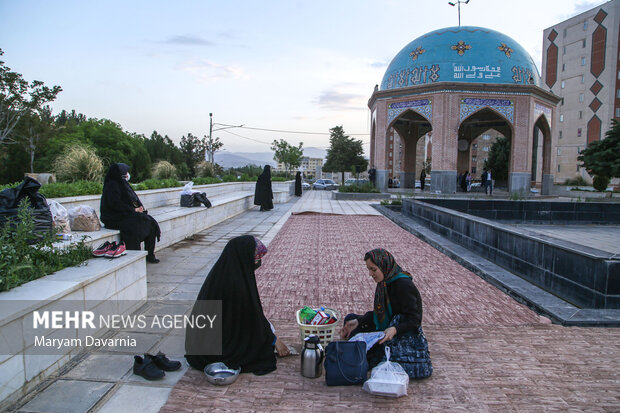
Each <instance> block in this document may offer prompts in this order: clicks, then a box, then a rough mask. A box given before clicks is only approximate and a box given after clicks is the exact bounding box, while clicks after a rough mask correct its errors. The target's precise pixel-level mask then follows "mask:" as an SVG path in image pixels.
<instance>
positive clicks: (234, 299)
mask: <svg viewBox="0 0 620 413" xmlns="http://www.w3.org/2000/svg"><path fill="white" fill-rule="evenodd" d="M266 253H267V247H266V246H265V245H264V244H263V243H262V242H261V241H260V240H259V239H258V238H255V237H253V236H251V235H243V236H240V237H235V238H233V239H231V240H230V241H228V243H227V244H226V247H224V251H222V254H221V255H220V257H219V259H218V260H217V261H216V263H215V264H214V265H213V268H212V269H211V271H210V272H209V275H208V276H207V279H206V280H205V282H204V283H203V285H202V287H201V288H200V292H199V293H198V298H197V299H196V303H195V304H194V308H193V309H192V316H193V317H194V318H196V319H197V318H198V317H199V316H201V315H202V316H203V317H204V316H205V315H208V314H210V311H209V310H210V307H209V302H213V300H221V303H222V313H221V327H222V329H221V336H217V337H216V336H215V335H214V334H213V333H212V332H211V330H210V329H204V328H198V327H188V328H187V329H186V332H185V353H186V355H185V358H186V359H187V361H188V363H189V364H190V365H191V366H192V367H194V368H196V369H199V370H203V369H204V368H205V366H206V365H207V364H210V363H215V362H222V363H224V364H226V366H228V367H230V368H233V369H237V368H241V372H242V373H248V372H251V373H254V374H256V375H262V374H267V373H269V372H272V371H273V370H275V369H276V358H275V354H274V351H275V352H277V354H278V355H279V356H281V357H282V356H287V355H289V351H290V350H289V349H288V347H287V346H286V345H285V344H284V343H282V342H281V341H280V339H278V338H277V337H276V336H275V334H274V328H273V326H272V325H271V323H270V322H269V321H268V320H267V318H266V317H265V314H264V313H263V306H262V303H261V301H260V297H259V294H258V288H257V286H256V277H255V274H254V272H255V270H256V269H257V268H258V267H259V266H260V265H261V259H262V257H263V256H264V255H265V254H266ZM219 340H221V343H218V344H221V345H220V346H215V347H214V346H213V345H212V344H213V342H215V341H219ZM210 344H211V345H210ZM213 348H220V349H221V351H219V352H218V351H215V352H213V351H208V350H210V349H213ZM214 353H219V354H214Z"/></svg>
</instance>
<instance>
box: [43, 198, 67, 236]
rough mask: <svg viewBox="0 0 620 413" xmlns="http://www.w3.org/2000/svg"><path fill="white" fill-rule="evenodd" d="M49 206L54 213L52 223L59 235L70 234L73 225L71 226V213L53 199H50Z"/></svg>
mask: <svg viewBox="0 0 620 413" xmlns="http://www.w3.org/2000/svg"><path fill="white" fill-rule="evenodd" d="M47 204H48V205H49V207H50V212H51V213H52V221H53V223H54V228H56V233H57V234H70V233H71V225H70V224H69V213H68V212H67V209H66V208H65V207H64V206H62V205H60V204H59V203H58V202H57V201H54V200H53V199H48V200H47Z"/></svg>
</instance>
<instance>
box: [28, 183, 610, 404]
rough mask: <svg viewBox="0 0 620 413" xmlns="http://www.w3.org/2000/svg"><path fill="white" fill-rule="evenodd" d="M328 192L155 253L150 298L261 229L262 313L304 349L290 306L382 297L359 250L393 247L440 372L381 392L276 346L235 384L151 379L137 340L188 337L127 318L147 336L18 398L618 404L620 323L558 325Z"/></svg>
mask: <svg viewBox="0 0 620 413" xmlns="http://www.w3.org/2000/svg"><path fill="white" fill-rule="evenodd" d="M330 195H331V194H330V193H329V192H323V191H308V192H306V193H305V194H304V197H303V198H302V199H301V200H300V201H299V202H297V203H295V202H296V201H297V199H293V200H292V201H291V202H290V203H288V204H277V205H276V206H275V209H274V210H272V211H270V212H259V211H258V209H256V208H255V209H252V210H250V211H248V212H246V213H243V214H241V215H238V216H237V217H235V218H233V219H230V220H228V221H225V222H223V223H221V224H219V225H217V226H215V227H212V228H210V229H208V230H205V231H203V232H201V233H199V234H197V235H196V236H195V237H194V239H193V240H186V241H183V242H180V243H177V244H175V245H173V246H170V247H168V248H166V249H164V250H162V251H161V252H159V253H158V258H160V259H161V263H160V264H158V265H149V266H148V267H147V268H148V275H147V277H148V295H149V302H150V304H147V306H145V308H143V309H142V312H143V313H144V314H147V315H149V316H150V315H154V314H165V313H169V312H171V311H178V312H183V311H185V310H186V309H187V308H189V306H190V305H191V303H193V300H194V299H195V298H196V295H197V292H198V290H199V289H200V287H201V285H202V283H203V281H204V278H205V277H206V275H207V274H208V272H209V270H210V268H211V266H212V265H213V263H214V262H215V260H216V259H217V258H218V257H219V254H220V252H221V250H222V248H223V247H224V245H225V244H226V242H228V240H229V239H231V238H233V237H235V236H238V235H243V234H252V235H255V236H257V237H259V238H261V239H262V240H263V241H264V242H265V243H268V246H269V252H268V254H267V255H266V256H265V257H264V258H263V265H262V267H261V268H260V269H259V270H258V271H257V283H258V287H259V291H260V294H261V300H262V303H263V308H264V309H265V313H266V316H267V317H268V318H269V319H270V320H271V321H272V322H273V324H274V325H275V327H276V329H277V334H278V336H279V337H281V338H282V339H283V340H284V341H285V342H287V343H289V344H292V345H294V346H295V347H296V348H297V349H298V350H299V349H300V347H301V340H300V337H299V329H298V327H297V325H296V323H295V320H294V312H295V310H296V309H298V308H300V307H301V306H303V305H306V304H308V305H327V306H329V307H331V308H335V309H337V310H338V311H339V312H340V313H341V315H342V314H346V313H347V312H363V311H368V310H370V309H371V308H372V297H373V292H374V282H373V281H372V280H371V279H370V277H368V275H367V270H366V269H365V265H364V263H363V259H362V258H363V254H364V253H365V252H366V251H368V250H370V249H372V248H376V247H384V248H386V249H388V250H389V251H390V252H392V253H393V254H394V255H395V257H396V259H397V262H398V263H399V264H400V265H401V266H402V267H403V268H404V269H405V270H408V271H410V272H411V273H412V274H413V276H414V281H415V283H416V285H417V286H418V288H419V290H420V292H421V295H422V298H423V301H424V320H423V326H424V331H425V333H426V336H427V338H428V340H429V347H430V350H431V357H432V360H433V364H434V369H435V370H434V373H433V376H432V377H431V378H429V379H427V380H423V381H412V382H411V383H410V386H409V396H408V397H405V398H401V399H397V400H393V399H385V398H380V397H373V396H370V395H368V394H366V393H365V392H363V391H362V389H361V388H360V387H359V386H353V387H334V388H328V387H326V386H325V381H324V379H323V378H319V379H315V380H311V379H306V378H303V377H302V376H301V375H300V374H299V357H298V356H297V357H295V356H293V357H287V358H284V359H279V360H278V370H277V371H276V372H274V373H271V374H268V375H266V376H260V377H259V376H253V375H248V374H244V375H241V377H240V378H239V380H237V382H235V383H234V384H233V385H231V386H224V387H218V386H212V385H210V384H209V383H208V382H207V381H206V379H205V378H204V376H203V373H202V372H199V371H194V370H191V369H190V370H188V369H187V366H186V364H185V363H183V364H184V367H183V368H182V369H181V370H180V371H177V372H172V373H166V378H165V379H164V380H162V381H159V382H148V381H146V380H144V379H142V378H141V377H138V376H135V375H133V374H132V371H131V367H132V364H133V358H132V356H131V355H130V354H140V353H141V352H147V351H149V352H157V351H158V350H162V351H163V352H165V353H166V354H167V355H168V356H169V357H170V358H172V359H177V360H183V358H182V355H183V353H184V348H183V339H184V337H183V336H182V335H178V334H174V332H173V331H149V332H144V331H141V332H136V331H131V330H123V331H119V332H116V334H119V335H123V336H127V335H132V336H135V335H139V336H141V337H142V340H141V342H143V343H146V344H145V345H144V348H141V349H132V351H131V352H128V353H126V354H123V352H122V351H111V350H100V351H97V352H91V353H88V354H85V355H84V357H82V358H81V359H79V360H75V361H74V362H73V364H72V365H70V366H67V368H66V369H64V370H63V371H62V372H60V373H59V374H58V375H57V376H55V377H52V378H50V379H49V380H48V381H47V382H46V383H45V385H43V386H41V387H40V389H39V391H38V392H34V393H33V394H32V396H31V399H30V400H29V401H28V402H27V403H26V404H25V405H24V406H23V407H22V408H21V410H20V411H23V412H26V411H36V412H85V411H89V410H90V411H103V412H125V411H135V410H140V411H141V412H144V413H148V412H156V411H159V410H160V408H162V406H163V408H162V411H164V412H179V411H211V410H216V409H221V410H231V411H240V412H241V411H243V412H245V411H301V410H316V411H343V410H352V411H371V410H373V409H374V410H403V411H453V410H466V411H502V412H503V411H544V410H561V411H566V410H571V409H572V410H574V411H618V410H620V390H619V388H618V382H620V357H619V356H620V330H618V329H598V328H565V327H560V326H557V325H551V324H549V322H548V320H546V319H545V318H542V317H539V316H538V315H537V314H536V313H534V312H533V311H531V310H529V309H528V308H526V307H525V306H523V305H521V304H519V303H517V302H516V301H514V300H513V299H512V298H510V297H508V296H507V295H505V294H503V293H502V292H500V291H499V290H497V289H496V288H495V287H492V286H491V285H489V284H487V283H486V282H484V281H483V280H482V279H481V278H479V277H478V276H476V275H475V274H473V273H471V272H470V271H468V270H466V269H465V268H463V267H462V266H460V265H459V264H457V263H456V262H454V261H452V260H451V259H449V258H447V257H446V256H444V255H443V254H441V253H440V252H438V251H437V250H435V249H434V248H432V247H430V246H429V245H427V244H426V243H424V242H422V241H421V240H419V239H418V238H416V237H415V236H413V235H412V234H410V233H408V232H406V231H404V230H403V229H401V228H400V227H398V226H396V225H395V224H393V223H392V222H390V221H389V220H388V219H386V218H385V217H383V216H377V213H376V211H375V210H374V209H373V208H371V207H369V206H368V204H367V203H361V202H360V203H357V202H353V203H351V201H331V199H330ZM313 211H314V212H326V213H328V214H334V213H340V214H343V215H327V214H321V215H319V214H312V213H308V212H313ZM292 212H294V213H295V214H296V215H291V213H292Z"/></svg>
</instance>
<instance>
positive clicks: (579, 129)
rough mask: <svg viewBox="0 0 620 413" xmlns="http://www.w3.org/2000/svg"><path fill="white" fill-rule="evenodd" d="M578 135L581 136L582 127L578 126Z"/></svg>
mask: <svg viewBox="0 0 620 413" xmlns="http://www.w3.org/2000/svg"><path fill="white" fill-rule="evenodd" d="M577 137H581V128H577Z"/></svg>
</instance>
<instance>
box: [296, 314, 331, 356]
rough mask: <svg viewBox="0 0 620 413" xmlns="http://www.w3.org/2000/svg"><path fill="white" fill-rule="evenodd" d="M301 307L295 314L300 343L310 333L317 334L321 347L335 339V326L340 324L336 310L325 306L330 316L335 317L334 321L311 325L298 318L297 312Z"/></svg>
mask: <svg viewBox="0 0 620 413" xmlns="http://www.w3.org/2000/svg"><path fill="white" fill-rule="evenodd" d="M301 310H302V309H301V308H300V309H299V310H297V313H296V314H295V319H296V320H297V325H298V326H299V336H300V337H301V343H302V345H303V343H304V339H305V338H306V337H308V336H310V335H313V334H314V335H316V336H319V340H320V342H321V345H322V346H323V347H326V346H327V345H328V344H329V343H331V342H332V341H334V340H335V338H336V337H335V335H336V327H338V326H339V325H340V315H339V314H338V312H337V311H336V310H333V309H331V308H325V312H326V313H327V314H329V315H330V316H331V317H336V322H335V323H332V324H323V325H318V326H313V325H310V324H303V323H302V322H301V321H300V320H299V312H300V311H301Z"/></svg>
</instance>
